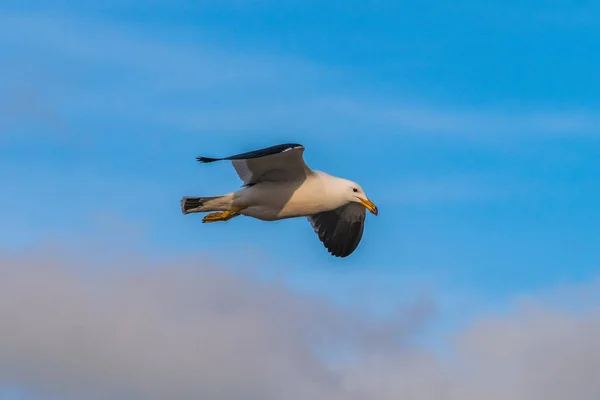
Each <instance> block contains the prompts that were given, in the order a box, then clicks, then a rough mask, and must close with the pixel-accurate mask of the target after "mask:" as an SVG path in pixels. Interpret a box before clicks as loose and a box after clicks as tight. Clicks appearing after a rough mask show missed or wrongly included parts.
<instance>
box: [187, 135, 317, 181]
mask: <svg viewBox="0 0 600 400" xmlns="http://www.w3.org/2000/svg"><path fill="white" fill-rule="evenodd" d="M303 153H304V146H302V145H300V144H297V143H287V144H280V145H277V146H271V147H267V148H264V149H260V150H254V151H250V152H247V153H242V154H236V155H234V156H229V157H225V158H210V157H197V160H198V161H200V162H202V163H210V162H215V161H222V160H229V161H231V163H232V164H233V167H234V168H235V170H236V172H237V174H238V176H239V177H240V179H241V180H242V181H243V182H244V185H245V186H252V185H254V184H256V183H258V182H264V181H270V182H278V181H295V180H304V179H306V177H307V175H308V174H310V173H311V172H312V171H311V170H310V168H308V166H307V165H306V163H305V162H304V158H303Z"/></svg>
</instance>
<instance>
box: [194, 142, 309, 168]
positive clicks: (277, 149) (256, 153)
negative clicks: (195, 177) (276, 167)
mask: <svg viewBox="0 0 600 400" xmlns="http://www.w3.org/2000/svg"><path fill="white" fill-rule="evenodd" d="M301 148H302V149H303V148H304V146H302V145H301V144H298V143H286V144H278V145H276V146H271V147H265V148H264V149H259V150H253V151H249V152H247V153H241V154H236V155H234V156H229V157H224V158H211V157H196V160H198V161H200V162H201V163H211V162H215V161H223V160H229V161H233V160H250V159H252V158H259V157H266V156H272V155H274V154H279V153H283V152H284V151H289V150H292V149H301Z"/></svg>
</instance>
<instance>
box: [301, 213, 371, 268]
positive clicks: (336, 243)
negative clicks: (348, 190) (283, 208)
mask: <svg viewBox="0 0 600 400" xmlns="http://www.w3.org/2000/svg"><path fill="white" fill-rule="evenodd" d="M365 215H366V209H365V207H363V206H362V205H361V204H357V203H350V204H347V205H345V206H342V207H340V208H337V209H335V210H332V211H326V212H322V213H318V214H314V215H311V216H309V217H308V220H309V221H310V223H311V225H312V226H313V229H314V230H315V233H316V234H317V235H318V236H319V239H320V240H321V242H323V244H324V245H325V248H327V250H328V251H329V252H330V253H331V254H332V255H334V256H336V257H347V256H349V255H350V254H352V252H354V250H356V248H357V247H358V244H359V243H360V240H361V239H362V235H363V230H364V226H365Z"/></svg>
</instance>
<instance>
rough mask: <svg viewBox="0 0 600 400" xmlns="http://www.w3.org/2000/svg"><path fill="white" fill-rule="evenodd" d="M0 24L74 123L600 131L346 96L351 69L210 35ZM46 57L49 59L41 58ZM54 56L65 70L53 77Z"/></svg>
mask: <svg viewBox="0 0 600 400" xmlns="http://www.w3.org/2000/svg"><path fill="white" fill-rule="evenodd" d="M0 25H1V26H2V28H0V41H2V42H3V43H5V44H6V45H8V46H9V47H10V48H11V49H13V51H15V52H16V53H15V54H17V55H18V57H21V58H20V59H21V60H22V61H23V62H31V61H32V60H34V64H36V65H38V68H42V69H44V68H46V69H49V70H54V71H55V73H54V75H55V78H56V79H54V80H53V81H52V80H49V81H46V82H44V84H45V85H47V86H49V87H50V89H49V90H48V91H49V92H50V93H51V94H52V96H54V97H55V98H53V100H54V101H53V103H54V104H55V106H56V107H57V108H59V109H61V110H62V113H63V114H65V115H66V116H67V117H68V118H70V119H73V118H77V116H80V115H86V116H88V117H95V118H113V119H117V120H127V121H134V122H136V123H138V124H153V125H158V126H162V127H163V128H168V129H171V130H173V131H174V132H177V133H178V134H180V135H184V136H189V135H190V134H198V133H211V134H216V133H218V134H221V135H223V134H232V133H243V132H262V133H264V134H273V132H281V131H287V132H290V133H291V134H295V135H305V134H306V133H307V132H313V133H318V134H322V135H323V136H322V137H324V138H327V137H330V138H339V137H340V136H343V135H356V134H359V133H364V132H370V133H371V134H377V135H380V136H390V135H391V136H402V135H406V136H409V137H413V138H429V139H432V138H433V139H439V138H444V137H449V138H456V139H461V140H468V141H481V142H489V141H490V140H492V141H497V140H502V139H511V140H515V139H539V138H553V137H573V136H582V135H583V136H590V135H592V136H595V135H597V133H598V131H599V129H600V115H599V114H598V112H597V111H594V110H563V109H558V110H557V109H547V110H535V109H529V110H528V109H521V108H519V109H510V108H508V109H507V108H503V109H484V108H472V109H468V108H461V107H444V106H439V105H432V104H431V102H423V101H420V100H419V101H417V100H416V99H411V98H382V97H381V96H377V95H376V94H375V93H364V92H360V93H355V92H348V90H347V87H348V83H349V82H352V81H356V80H357V79H359V78H357V77H356V76H353V75H352V73H351V72H350V71H341V70H339V69H338V70H335V69H332V68H329V67H328V66H326V65H319V64H317V63H313V62H310V61H308V60H302V59H297V58H292V57H284V56H281V55H279V56H277V55H266V54H256V53H250V52H248V51H246V52H244V51H242V50H239V49H237V50H236V49H224V48H223V46H221V45H220V44H219V43H214V41H213V42H211V41H208V40H207V39H206V38H207V37H209V36H208V35H204V36H202V35H199V39H197V40H196V43H194V44H192V43H190V42H189V41H186V40H184V39H182V38H181V37H179V38H178V36H177V33H176V32H175V33H173V32H170V33H169V34H170V35H171V37H172V38H171V39H170V40H168V41H166V40H165V39H164V37H165V36H164V35H163V36H162V37H161V36H160V35H158V34H157V33H152V34H149V33H147V32H146V34H145V35H144V34H142V33H143V31H137V30H132V29H128V30H125V29H122V28H119V27H118V26H107V25H102V24H97V23H90V22H89V21H87V22H83V21H79V20H77V19H72V18H60V17H57V18H50V17H41V16H32V15H10V14H9V15H5V16H3V17H2V18H1V24H0ZM15 32H18V33H19V34H18V35H15ZM179 35H181V33H179ZM17 36H18V37H19V46H17V47H15V42H14V38H15V37H17ZM117 44H118V45H117ZM11 45H12V46H11ZM15 49H16V50H15ZM46 54H48V55H49V54H51V55H52V60H53V61H48V59H46V60H40V57H44V55H46ZM36 57H37V58H36ZM17 59H19V58H17ZM59 59H60V60H63V61H64V62H63V63H61V65H62V66H63V67H65V68H66V69H64V70H62V72H56V71H58V70H56V67H57V65H58V64H57V60H59ZM61 68H62V67H61ZM67 70H68V71H67ZM30 72H31V71H30ZM13 73H14V74H16V75H19V74H21V72H20V71H17V72H14V71H13ZM65 73H67V74H68V76H65V75H64V74H65ZM57 74H58V76H56V75H57ZM61 74H62V76H61ZM19 76H20V75H19ZM29 78H30V76H29V75H28V76H21V79H22V80H28V79H29ZM341 93H345V94H343V95H342V94H341Z"/></svg>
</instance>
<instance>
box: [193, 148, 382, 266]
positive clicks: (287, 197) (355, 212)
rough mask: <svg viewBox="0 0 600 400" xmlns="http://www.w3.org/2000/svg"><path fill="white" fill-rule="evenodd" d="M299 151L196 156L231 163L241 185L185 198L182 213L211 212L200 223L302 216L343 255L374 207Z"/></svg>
mask: <svg viewBox="0 0 600 400" xmlns="http://www.w3.org/2000/svg"><path fill="white" fill-rule="evenodd" d="M303 151H304V147H303V146H301V145H298V144H286V145H279V146H273V147H269V148H266V149H261V150H256V151H253V152H249V153H244V154H238V155H235V156H231V157H228V158H225V159H217V158H206V157H198V161H201V162H214V161H219V160H231V161H232V163H233V166H234V167H235V169H236V172H237V173H238V175H239V176H240V178H241V179H242V180H243V181H244V185H245V187H244V188H243V189H240V190H238V191H235V192H231V193H229V194H227V195H224V196H216V197H184V198H183V199H182V201H181V207H182V211H183V213H184V214H189V213H198V212H209V211H213V212H214V213H213V214H209V215H207V216H206V217H205V218H204V220H203V222H216V221H227V220H229V219H231V218H233V217H235V216H237V215H245V216H248V217H253V218H256V219H259V220H262V221H275V220H281V219H287V218H296V217H307V218H308V219H309V221H310V222H311V224H312V225H313V228H314V229H315V232H316V233H317V234H318V235H319V238H320V239H321V241H322V242H323V243H324V244H325V246H326V247H327V248H328V250H329V251H330V253H331V254H333V255H334V256H339V257H346V256H348V255H349V254H350V253H352V252H353V251H354V249H355V248H356V246H358V243H359V242H360V239H361V237H362V232H363V224H364V219H365V208H366V209H369V210H370V211H371V212H372V213H373V214H375V215H377V213H378V211H377V207H376V206H375V204H373V203H372V202H371V201H370V200H368V199H367V197H366V195H365V194H364V191H363V190H362V188H361V187H360V186H359V185H358V184H356V183H355V182H352V181H349V180H347V179H343V178H339V177H336V176H332V175H329V174H327V173H325V172H321V171H313V170H311V169H310V168H308V167H307V166H306V164H305V163H304V160H303V159H302V153H303ZM215 211H216V212H215Z"/></svg>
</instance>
